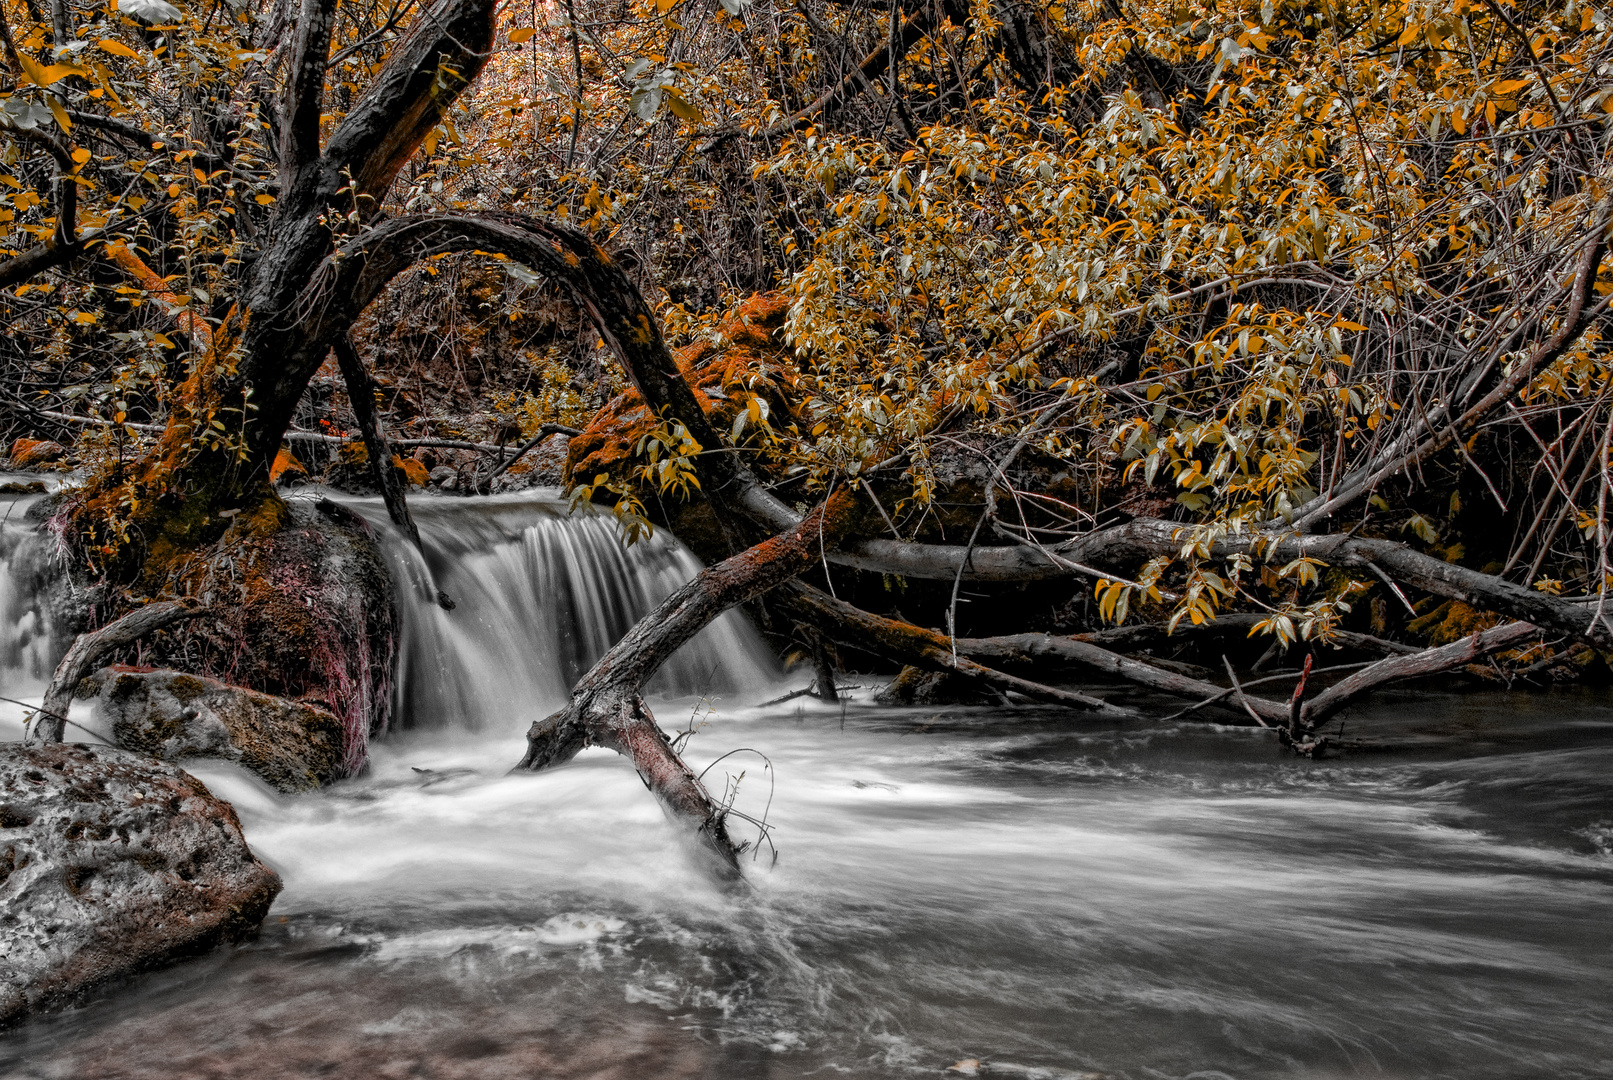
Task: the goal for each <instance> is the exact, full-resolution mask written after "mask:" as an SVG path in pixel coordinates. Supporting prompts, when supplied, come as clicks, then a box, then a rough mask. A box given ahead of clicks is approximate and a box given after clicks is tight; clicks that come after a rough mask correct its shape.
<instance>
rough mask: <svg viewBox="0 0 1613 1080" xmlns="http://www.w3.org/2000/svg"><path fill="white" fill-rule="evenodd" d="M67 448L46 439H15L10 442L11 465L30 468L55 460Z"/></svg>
mask: <svg viewBox="0 0 1613 1080" xmlns="http://www.w3.org/2000/svg"><path fill="white" fill-rule="evenodd" d="M65 453H67V448H66V447H65V446H63V445H62V444H61V443H55V442H50V441H49V440H46V439H17V440H16V441H15V442H13V443H12V444H11V465H12V467H13V468H17V469H31V468H34V467H35V466H38V465H44V464H47V463H49V462H52V461H55V460H56V459H58V458H60V457H61V456H62V455H63V454H65Z"/></svg>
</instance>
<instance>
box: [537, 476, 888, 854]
mask: <svg viewBox="0 0 1613 1080" xmlns="http://www.w3.org/2000/svg"><path fill="white" fill-rule="evenodd" d="M855 504H856V500H855V497H854V496H853V495H851V494H850V493H849V492H848V491H847V490H846V489H841V491H840V492H838V493H837V494H835V495H833V496H831V497H830V498H829V499H827V500H826V501H825V502H824V503H822V504H820V505H819V506H818V508H817V509H815V510H814V511H813V512H812V513H810V514H808V515H807V516H806V517H805V518H803V519H802V520H801V522H800V523H799V524H798V525H797V526H796V527H795V528H794V529H792V530H790V531H789V532H788V533H785V534H784V535H782V536H776V537H773V538H772V539H770V540H765V541H763V542H762V543H760V544H757V545H756V546H755V547H752V548H749V549H748V550H746V551H742V552H740V553H739V554H738V555H734V556H732V557H730V558H728V559H725V560H723V561H722V562H720V563H717V564H716V565H715V566H708V567H707V568H706V569H704V570H702V571H700V573H699V574H697V575H695V577H694V580H692V581H690V582H689V583H688V584H687V585H684V586H683V587H682V588H680V589H678V590H677V591H676V592H674V593H673V594H672V595H671V596H669V597H667V598H666V600H664V601H662V603H661V604H659V605H658V606H657V607H656V609H655V610H654V611H652V612H650V614H648V615H646V616H645V617H644V618H642V619H640V620H639V622H638V623H637V625H635V626H634V627H633V628H632V629H631V630H629V631H628V632H627V633H626V634H625V635H623V637H622V639H621V640H620V641H618V642H617V643H616V645H615V646H613V647H612V648H611V650H610V651H609V652H607V653H606V654H605V655H604V656H603V657H601V658H600V660H599V662H598V663H596V664H595V665H594V666H593V667H592V668H591V669H589V671H588V673H587V674H585V675H584V676H583V677H582V678H581V679H579V680H578V682H577V684H576V686H575V687H573V688H572V692H571V700H570V701H569V702H568V703H567V705H566V707H565V708H564V709H561V710H560V711H559V712H556V713H554V714H552V715H550V716H548V717H546V718H544V719H542V720H539V721H537V722H536V723H534V724H533V725H532V727H531V729H530V730H529V731H528V732H527V749H526V755H525V756H524V757H522V759H521V762H520V764H519V765H518V766H517V768H519V769H525V770H528V771H537V770H540V769H544V768H547V767H549V766H552V765H557V764H559V763H561V762H564V761H568V760H570V759H571V758H572V757H574V756H576V754H577V752H578V751H580V750H582V749H583V748H584V747H586V746H607V747H610V748H611V749H613V750H615V751H617V752H618V753H620V754H622V755H623V756H625V757H626V758H628V759H629V760H630V761H632V762H633V765H634V766H635V767H636V768H637V769H638V774H639V777H640V778H641V779H642V780H643V781H644V785H645V786H646V787H648V788H649V789H650V790H651V791H652V792H654V793H655V794H656V796H657V797H658V798H659V799H660V800H661V803H662V805H663V806H665V807H666V809H667V810H668V812H669V813H671V815H672V817H673V818H674V820H677V821H681V822H683V823H684V824H685V825H687V826H688V827H690V828H691V830H692V831H693V832H694V833H695V834H696V836H698V838H699V839H700V841H701V842H702V844H703V845H704V847H705V848H706V850H708V851H709V852H711V853H712V854H713V855H714V856H715V858H716V864H717V869H718V870H719V872H720V873H721V874H723V875H724V876H726V877H729V878H734V877H737V876H738V874H739V852H740V849H739V847H738V846H737V845H736V844H735V843H734V841H733V839H732V838H731V837H730V836H729V835H728V829H727V824H726V819H727V813H728V811H727V808H726V807H723V806H719V805H718V804H716V803H715V802H714V801H713V800H712V798H711V795H710V793H709V792H708V791H707V790H706V789H705V786H704V785H702V784H701V783H700V780H699V779H698V778H697V777H696V776H695V774H694V773H693V772H692V771H691V770H690V769H689V767H688V766H687V765H685V764H684V763H683V761H682V759H681V758H679V757H678V755H677V753H676V752H674V751H673V749H672V745H671V743H670V741H669V740H668V739H667V736H666V733H665V732H663V731H662V730H661V728H660V726H659V725H657V724H656V722H655V717H654V716H653V715H652V714H651V712H650V709H649V707H648V706H647V705H645V703H644V699H643V697H642V688H643V686H644V683H645V682H646V681H648V680H649V678H650V677H651V676H652V675H654V674H655V673H656V671H658V670H659V669H660V667H661V665H662V664H664V663H665V662H666V661H667V660H668V659H669V658H670V657H671V656H672V654H673V653H674V652H676V651H677V649H678V647H679V646H681V645H683V644H684V643H685V642H686V641H688V640H689V639H690V638H692V637H694V635H695V634H697V633H699V632H700V631H701V630H702V629H704V628H705V627H706V626H707V625H708V624H710V623H711V621H712V620H713V619H715V618H716V617H717V616H718V615H721V614H722V613H723V612H724V611H727V610H728V609H729V608H731V607H734V606H735V605H737V604H742V603H744V602H745V601H747V600H750V599H752V598H754V597H757V596H760V595H761V594H762V593H764V592H766V591H768V590H769V589H772V588H774V587H775V586H777V585H779V584H781V583H783V582H785V581H788V580H789V579H790V578H793V577H795V576H796V575H797V574H800V573H801V572H802V571H804V570H807V569H808V568H810V567H812V566H814V565H816V564H817V562H818V560H819V559H820V557H821V554H820V553H821V550H822V549H821V546H820V545H821V544H823V543H829V544H832V543H833V542H834V541H835V540H836V539H837V538H838V537H839V536H840V535H841V534H842V533H843V532H844V531H845V530H846V529H847V528H848V527H849V526H850V524H851V520H852V519H853V518H854V517H855V516H856V505H855Z"/></svg>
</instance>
